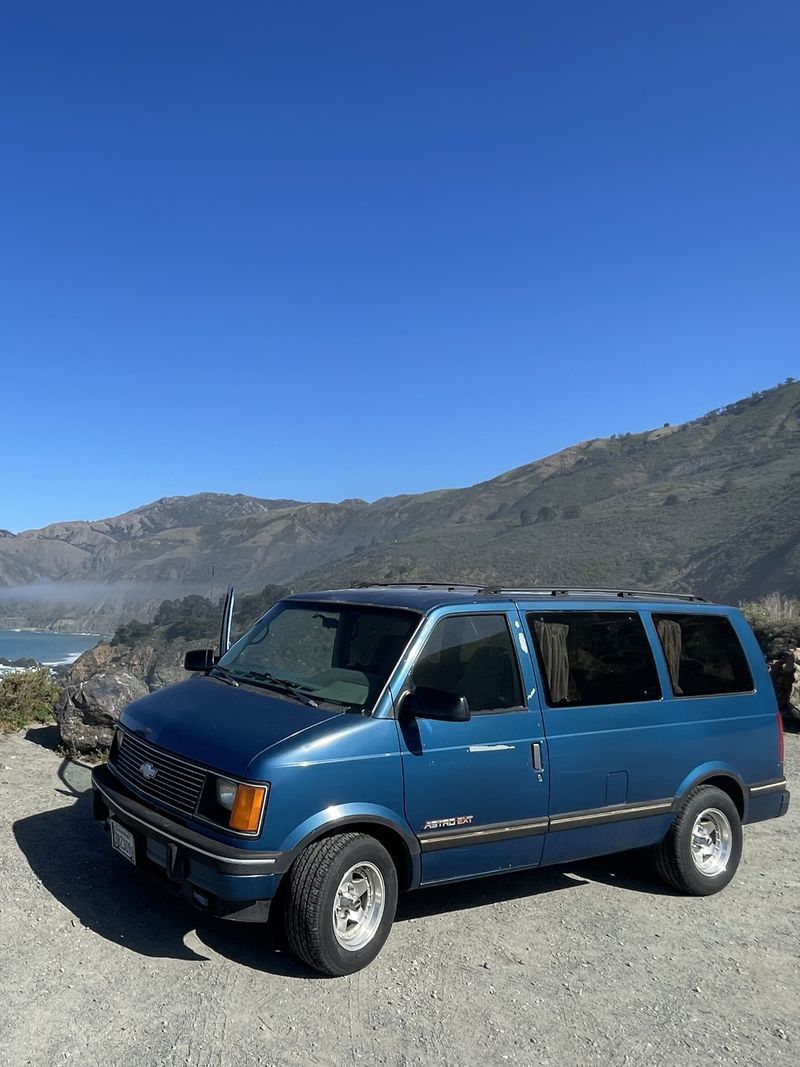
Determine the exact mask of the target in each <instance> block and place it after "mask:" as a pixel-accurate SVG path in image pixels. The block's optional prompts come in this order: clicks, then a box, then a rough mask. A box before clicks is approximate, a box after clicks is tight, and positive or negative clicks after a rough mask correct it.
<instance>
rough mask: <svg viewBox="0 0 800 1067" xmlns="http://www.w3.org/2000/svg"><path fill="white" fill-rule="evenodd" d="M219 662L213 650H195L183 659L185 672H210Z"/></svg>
mask: <svg viewBox="0 0 800 1067" xmlns="http://www.w3.org/2000/svg"><path fill="white" fill-rule="evenodd" d="M216 662H217V657H216V655H215V654H214V649H213V648H194V649H192V651H191V652H187V653H186V655H185V656H184V657H183V669H184V670H185V671H210V670H211V668H212V667H213V666H214V664H215V663H216Z"/></svg>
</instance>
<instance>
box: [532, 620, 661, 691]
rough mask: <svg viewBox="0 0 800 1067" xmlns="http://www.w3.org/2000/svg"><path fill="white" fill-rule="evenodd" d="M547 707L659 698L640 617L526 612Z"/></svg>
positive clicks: (650, 654)
mask: <svg viewBox="0 0 800 1067" xmlns="http://www.w3.org/2000/svg"><path fill="white" fill-rule="evenodd" d="M527 619H528V626H529V627H530V631H531V634H532V635H533V641H534V645H535V648H536V657H537V659H538V661H539V667H540V669H541V672H542V677H543V679H544V684H545V691H546V695H547V702H548V704H550V706H551V707H584V706H589V705H594V704H631V703H633V702H635V701H640V700H659V699H660V697H661V686H660V684H659V681H658V673H657V671H656V665H655V660H654V659H653V652H652V650H651V648H650V642H649V641H648V640H647V634H646V633H645V630H644V625H643V623H642V620H641V618H640V617H639V616H638V615H637V614H635V613H633V614H626V613H625V612H621V611H613V612H612V611H563V612H557V611H542V612H530V613H529V614H528V616H527Z"/></svg>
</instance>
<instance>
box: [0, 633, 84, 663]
mask: <svg viewBox="0 0 800 1067" xmlns="http://www.w3.org/2000/svg"><path fill="white" fill-rule="evenodd" d="M102 640H103V635H102V634H56V633H51V632H50V631H49V630H0V658H2V659H10V660H15V659H35V660H38V662H39V663H47V664H48V665H50V666H53V667H54V666H56V665H57V664H63V663H74V662H75V660H76V659H77V658H78V656H80V655H81V653H82V652H86V651H87V649H90V648H94V646H95V645H97V644H99V643H100V642H101V641H102Z"/></svg>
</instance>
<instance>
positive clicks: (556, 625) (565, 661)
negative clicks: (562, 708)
mask: <svg viewBox="0 0 800 1067" xmlns="http://www.w3.org/2000/svg"><path fill="white" fill-rule="evenodd" d="M533 628H534V630H535V631H536V640H537V641H538V642H539V649H540V650H541V653H542V660H543V662H544V671H545V674H546V675H547V686H548V688H549V690H550V700H551V702H552V703H553V704H559V703H560V702H561V701H562V700H566V699H567V693H568V690H569V656H568V654H567V634H568V633H569V626H567V624H566V623H563V622H535V623H534V624H533Z"/></svg>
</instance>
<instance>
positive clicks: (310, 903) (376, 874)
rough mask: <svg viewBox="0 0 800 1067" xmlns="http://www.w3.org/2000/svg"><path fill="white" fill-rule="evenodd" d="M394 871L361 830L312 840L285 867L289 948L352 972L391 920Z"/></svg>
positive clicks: (314, 962)
mask: <svg viewBox="0 0 800 1067" xmlns="http://www.w3.org/2000/svg"><path fill="white" fill-rule="evenodd" d="M396 907H397V872H396V870H395V867H394V863H393V862H392V858H391V856H390V855H389V853H388V852H387V851H386V849H385V848H384V847H383V845H381V844H380V842H379V841H376V840H375V839H374V838H372V837H368V836H367V835H366V834H356V833H345V834H335V835H334V836H332V837H324V838H322V839H321V840H320V841H315V842H314V843H313V844H311V845H309V846H308V848H306V849H305V851H304V852H302V853H301V854H300V856H299V857H298V859H297V860H296V861H295V863H294V865H293V867H292V869H291V871H290V873H289V886H288V897H287V902H286V911H285V915H286V935H287V938H288V940H289V944H290V945H291V947H292V949H293V951H294V952H295V953H296V954H297V955H298V956H299V957H300V958H301V959H302V960H304V961H305V962H306V963H307V964H308V965H309V966H310V967H313V968H314V969H315V970H318V971H322V973H323V974H329V975H342V974H351V973H352V972H353V971H358V970H360V969H361V968H362V967H366V965H367V964H368V963H370V962H371V961H372V960H374V959H375V957H376V956H377V955H378V953H379V952H380V950H381V948H382V947H383V944H384V942H385V941H386V938H387V937H388V936H389V931H390V929H391V927H392V922H393V921H394V913H395V909H396Z"/></svg>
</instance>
